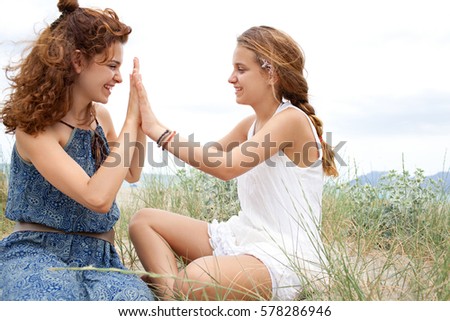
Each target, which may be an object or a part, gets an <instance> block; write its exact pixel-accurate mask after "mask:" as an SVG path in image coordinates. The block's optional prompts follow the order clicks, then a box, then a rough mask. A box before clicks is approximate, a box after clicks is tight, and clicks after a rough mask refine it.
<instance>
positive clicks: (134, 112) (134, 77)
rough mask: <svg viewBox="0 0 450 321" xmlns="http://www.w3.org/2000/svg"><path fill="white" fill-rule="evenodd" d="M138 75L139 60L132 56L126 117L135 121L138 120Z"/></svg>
mask: <svg viewBox="0 0 450 321" xmlns="http://www.w3.org/2000/svg"><path fill="white" fill-rule="evenodd" d="M139 76H140V74H139V60H138V59H137V58H134V60H133V71H132V73H131V74H130V95H129V97H128V110H127V119H130V120H131V121H133V122H136V123H138V122H139V120H140V112H139V99H138V92H137V87H136V83H137V81H138V78H139Z"/></svg>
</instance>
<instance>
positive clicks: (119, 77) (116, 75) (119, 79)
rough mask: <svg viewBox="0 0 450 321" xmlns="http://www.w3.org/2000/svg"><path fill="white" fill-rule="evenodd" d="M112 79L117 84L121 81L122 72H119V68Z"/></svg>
mask: <svg viewBox="0 0 450 321" xmlns="http://www.w3.org/2000/svg"><path fill="white" fill-rule="evenodd" d="M113 79H114V81H115V82H117V83H119V84H120V83H121V82H122V81H123V78H122V74H121V73H120V71H119V70H117V72H116V73H115V74H114V78H113Z"/></svg>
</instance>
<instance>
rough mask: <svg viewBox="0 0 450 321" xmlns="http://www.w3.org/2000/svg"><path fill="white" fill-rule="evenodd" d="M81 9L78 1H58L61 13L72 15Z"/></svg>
mask: <svg viewBox="0 0 450 321" xmlns="http://www.w3.org/2000/svg"><path fill="white" fill-rule="evenodd" d="M79 7H80V5H79V4H78V0H59V1H58V9H59V12H61V13H65V14H68V13H71V12H74V11H75V10H77V9H78V8H79Z"/></svg>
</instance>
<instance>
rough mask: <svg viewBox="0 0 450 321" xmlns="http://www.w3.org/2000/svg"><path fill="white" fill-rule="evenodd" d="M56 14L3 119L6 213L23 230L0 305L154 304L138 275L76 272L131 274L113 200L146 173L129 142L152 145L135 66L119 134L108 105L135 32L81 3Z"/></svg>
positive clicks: (0, 281) (15, 239) (15, 70)
mask: <svg viewBox="0 0 450 321" xmlns="http://www.w3.org/2000/svg"><path fill="white" fill-rule="evenodd" d="M58 8H59V10H60V11H61V15H60V17H59V18H58V19H57V20H55V21H54V22H53V23H52V24H51V25H50V26H48V27H47V28H45V29H44V30H43V31H42V33H41V34H40V35H39V37H38V39H37V40H36V42H35V43H34V44H33V46H32V47H31V48H30V51H29V53H28V55H27V56H26V57H25V58H24V60H23V61H21V63H20V64H18V65H17V66H16V67H10V68H9V69H8V70H9V71H10V72H11V73H8V75H9V79H10V81H11V93H10V95H9V98H8V99H7V100H6V101H5V103H4V107H3V109H2V120H3V123H4V125H5V127H6V129H7V131H8V132H12V133H14V134H15V138H16V142H15V145H14V149H13V152H12V159H11V174H10V177H9V188H8V199H7V204H6V211H5V214H6V217H7V218H9V219H10V220H13V221H16V225H15V228H14V232H13V233H12V234H10V235H9V236H7V237H6V238H4V239H3V240H1V241H0V300H33V301H37V300H66V301H69V300H70V301H72V300H82V301H87V300H127V301H130V300H153V299H154V297H153V294H152V293H151V291H150V290H149V289H148V286H147V285H146V284H145V283H144V282H143V281H142V280H141V279H140V278H139V277H137V276H136V275H132V274H125V273H120V272H103V271H81V270H71V269H70V268H80V267H88V266H92V267H95V268H115V269H119V270H125V267H124V266H123V264H122V261H121V259H120V257H119V255H118V253H117V251H116V250H115V247H114V230H113V227H114V225H115V223H116V222H117V220H118V219H119V215H120V212H119V208H118V206H117V204H116V202H115V198H116V195H117V192H118V191H119V188H120V186H121V185H122V183H123V180H124V179H126V180H128V181H130V182H134V181H137V180H138V179H139V177H140V174H141V170H142V168H141V167H140V165H139V163H140V162H139V158H140V157H141V158H142V157H143V155H138V153H137V152H135V151H134V149H130V150H125V146H126V144H125V139H128V140H131V141H138V142H140V144H141V145H145V140H146V138H145V137H146V136H145V134H144V133H143V132H142V131H141V129H140V126H139V125H140V113H139V106H138V100H137V91H136V86H135V84H136V80H137V76H138V72H139V71H138V69H137V65H136V64H135V68H134V70H133V73H132V75H131V76H130V84H131V85H130V97H129V104H128V110H127V115H126V119H125V122H124V125H123V128H122V130H121V132H120V133H119V134H118V135H117V134H116V132H115V130H114V127H113V123H112V120H111V117H110V115H109V112H108V110H107V109H106V108H105V107H104V106H103V105H102V104H106V103H107V102H108V99H109V96H110V94H111V90H112V88H113V87H114V86H115V85H116V84H119V83H121V82H122V75H121V73H120V67H121V64H122V60H123V48H122V47H123V45H124V44H125V43H126V42H127V39H128V35H129V34H130V33H131V28H130V27H129V26H127V25H125V24H124V23H122V22H120V20H119V18H118V16H117V15H116V13H115V12H114V11H113V10H111V9H106V10H93V9H89V8H81V7H79V5H78V1H76V0H60V1H59V3H58ZM127 136H128V137H127ZM107 142H113V143H114V144H112V145H111V149H110V146H109V145H108V143H107ZM113 153H114V154H113ZM125 153H130V154H129V155H130V156H131V157H132V158H131V162H130V164H126V163H125V159H126V157H125ZM112 154H113V155H112ZM139 156H140V157H139ZM55 268H56V270H53V269H55Z"/></svg>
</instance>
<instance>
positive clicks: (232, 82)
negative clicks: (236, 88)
mask: <svg viewBox="0 0 450 321" xmlns="http://www.w3.org/2000/svg"><path fill="white" fill-rule="evenodd" d="M236 81H237V77H236V73H235V72H234V71H233V72H232V73H231V75H230V77H229V78H228V82H229V83H230V84H234V83H235V82H236Z"/></svg>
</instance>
